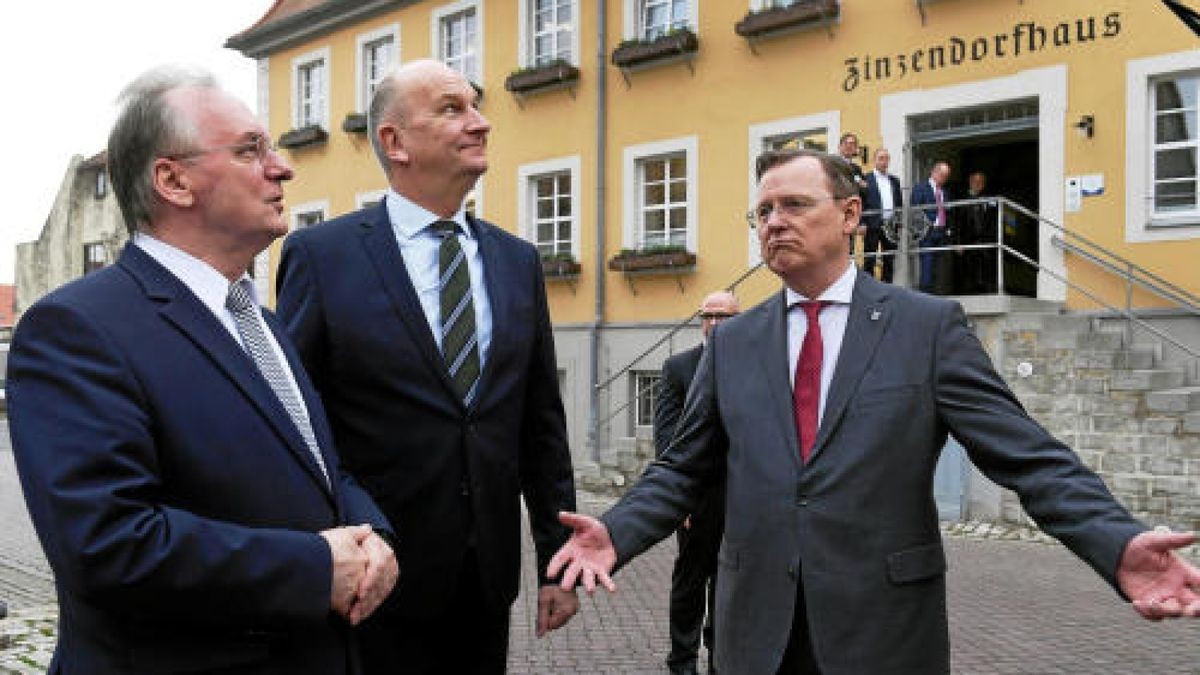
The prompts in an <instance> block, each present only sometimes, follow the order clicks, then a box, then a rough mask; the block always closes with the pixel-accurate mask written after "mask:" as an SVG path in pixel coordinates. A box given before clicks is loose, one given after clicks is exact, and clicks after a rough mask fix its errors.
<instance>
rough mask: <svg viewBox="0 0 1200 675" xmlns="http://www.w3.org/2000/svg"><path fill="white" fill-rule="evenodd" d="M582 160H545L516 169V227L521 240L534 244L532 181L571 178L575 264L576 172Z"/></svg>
mask: <svg viewBox="0 0 1200 675" xmlns="http://www.w3.org/2000/svg"><path fill="white" fill-rule="evenodd" d="M582 166H583V160H582V158H581V157H580V156H579V155H572V156H570V157H559V158H556V159H548V160H546V161H543V162H534V163H531V164H522V165H521V166H519V167H517V223H519V231H520V233H521V236H522V237H524V238H525V239H527V240H528V241H530V242H532V243H533V244H534V245H536V244H537V228H536V227H535V225H534V219H535V216H536V214H537V209H536V206H535V205H534V204H535V197H536V195H535V194H534V180H535V179H538V178H542V177H544V176H546V175H547V174H556V173H569V174H570V175H571V255H572V256H574V257H575V260H579V256H580V255H581V253H580V244H579V232H580V213H581V212H582V210H583V209H581V208H580V203H579V195H580V193H581V189H580V171H581V167H582Z"/></svg>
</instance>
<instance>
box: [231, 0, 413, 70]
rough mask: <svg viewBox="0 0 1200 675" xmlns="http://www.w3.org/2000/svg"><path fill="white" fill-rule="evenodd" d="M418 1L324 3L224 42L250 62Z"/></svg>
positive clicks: (335, 0)
mask: <svg viewBox="0 0 1200 675" xmlns="http://www.w3.org/2000/svg"><path fill="white" fill-rule="evenodd" d="M419 1H420V0H359V1H358V2H351V1H349V0H328V1H327V2H324V3H322V4H320V5H317V6H316V7H313V8H311V9H307V10H305V11H303V12H300V13H298V14H293V15H291V16H288V17H284V18H282V19H279V20H278V21H271V22H268V23H266V24H263V25H261V26H257V27H254V28H251V29H249V30H246V31H243V32H241V33H238V34H237V35H234V36H233V37H231V38H229V39H228V40H226V41H225V47H226V48H227V49H235V50H237V51H239V52H241V53H242V55H243V56H246V57H248V58H252V59H258V58H262V57H264V56H270V55H271V54H273V53H275V52H278V51H280V50H282V49H286V48H288V47H291V46H293V45H296V44H300V43H303V42H306V41H308V40H311V39H312V38H314V37H317V36H319V35H322V34H324V33H328V32H330V31H333V30H335V29H337V28H341V27H342V26H345V25H348V24H352V23H356V22H359V21H362V20H364V19H368V18H370V17H372V16H375V15H376V14H380V13H382V12H385V11H388V10H392V9H398V8H400V7H403V6H405V5H411V4H414V3H416V2H419Z"/></svg>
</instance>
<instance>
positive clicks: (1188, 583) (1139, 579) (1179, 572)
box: [1117, 531, 1200, 621]
mask: <svg viewBox="0 0 1200 675" xmlns="http://www.w3.org/2000/svg"><path fill="white" fill-rule="evenodd" d="M1195 541H1196V535H1194V534H1190V533H1186V532H1185V533H1179V532H1158V531H1147V532H1142V533H1141V534H1139V535H1137V536H1136V537H1134V538H1133V539H1131V540H1129V544H1128V545H1126V546H1125V552H1124V553H1122V554H1121V563H1120V565H1118V566H1117V585H1118V586H1120V587H1121V591H1122V592H1123V593H1125V595H1126V596H1127V597H1129V599H1130V600H1132V601H1133V608H1134V609H1136V610H1137V612H1138V614H1141V615H1142V617H1144V618H1146V619H1150V620H1151V621H1159V620H1161V619H1167V618H1175V617H1181V616H1190V617H1200V569H1197V568H1196V567H1195V566H1194V565H1190V564H1188V562H1187V561H1186V560H1184V559H1183V558H1182V557H1180V555H1179V554H1178V553H1176V552H1175V549H1177V548H1183V547H1184V546H1189V545H1191V544H1192V543H1194V542H1195Z"/></svg>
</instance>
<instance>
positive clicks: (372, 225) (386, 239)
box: [362, 204, 461, 402]
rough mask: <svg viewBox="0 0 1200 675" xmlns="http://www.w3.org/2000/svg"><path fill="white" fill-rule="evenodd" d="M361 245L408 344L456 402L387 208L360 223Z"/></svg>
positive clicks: (381, 208) (370, 215)
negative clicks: (415, 350)
mask: <svg viewBox="0 0 1200 675" xmlns="http://www.w3.org/2000/svg"><path fill="white" fill-rule="evenodd" d="M362 245H363V248H364V249H365V251H366V253H367V257H368V258H369V259H370V260H371V263H372V264H373V265H374V266H375V272H376V273H377V274H378V275H379V281H380V283H381V284H382V285H383V290H384V291H385V292H386V293H387V295H388V297H389V298H390V299H391V301H392V306H393V307H394V308H395V310H396V315H397V316H398V317H399V319H400V323H401V324H402V325H403V326H404V328H405V330H407V331H408V334H409V337H410V338H411V339H412V344H414V345H416V347H417V350H418V351H420V352H421V355H422V356H423V357H424V358H425V362H426V363H427V364H428V365H429V367H430V368H431V369H432V370H433V373H434V377H436V378H437V379H438V380H440V381H441V383H442V386H444V387H445V388H446V391H447V393H449V395H450V398H452V399H454V400H455V401H460V402H461V399H459V397H458V393H457V392H456V391H455V389H454V382H453V381H451V380H450V373H449V371H448V370H447V368H446V360H445V359H443V358H442V353H441V351H439V350H438V346H437V342H435V341H434V339H433V333H432V332H430V330H429V321H428V320H427V319H426V318H425V309H424V308H423V307H422V306H421V300H420V299H419V298H418V297H417V291H416V289H415V288H414V287H413V282H412V279H411V278H410V277H409V276H408V268H407V267H405V265H404V256H403V255H402V254H401V253H400V245H399V244H397V243H396V235H395V233H394V232H393V231H392V224H391V222H390V221H389V220H388V215H387V207H385V206H384V205H383V204H380V205H379V207H378V208H376V209H374V210H372V211H370V212H369V218H368V219H367V220H365V221H364V222H363V230H362Z"/></svg>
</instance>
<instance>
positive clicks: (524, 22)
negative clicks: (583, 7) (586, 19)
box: [517, 0, 580, 68]
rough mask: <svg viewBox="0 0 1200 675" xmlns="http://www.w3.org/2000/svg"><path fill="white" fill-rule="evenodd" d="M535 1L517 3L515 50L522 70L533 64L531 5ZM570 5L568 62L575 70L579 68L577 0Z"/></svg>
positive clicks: (520, 0)
mask: <svg viewBox="0 0 1200 675" xmlns="http://www.w3.org/2000/svg"><path fill="white" fill-rule="evenodd" d="M534 2H535V0H518V2H517V25H518V26H519V27H520V30H519V31H518V35H517V48H518V49H519V50H520V51H519V56H518V58H519V60H520V63H521V67H522V68H528V67H530V66H532V65H533V64H534V62H535V60H534V49H535V48H536V45H537V42H536V40H535V39H534V33H533V3H534ZM570 3H571V21H572V25H571V58H570V59H569V62H570V63H571V65H573V66H575V67H576V68H578V67H579V63H580V60H579V25H580V22H579V0H570Z"/></svg>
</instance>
